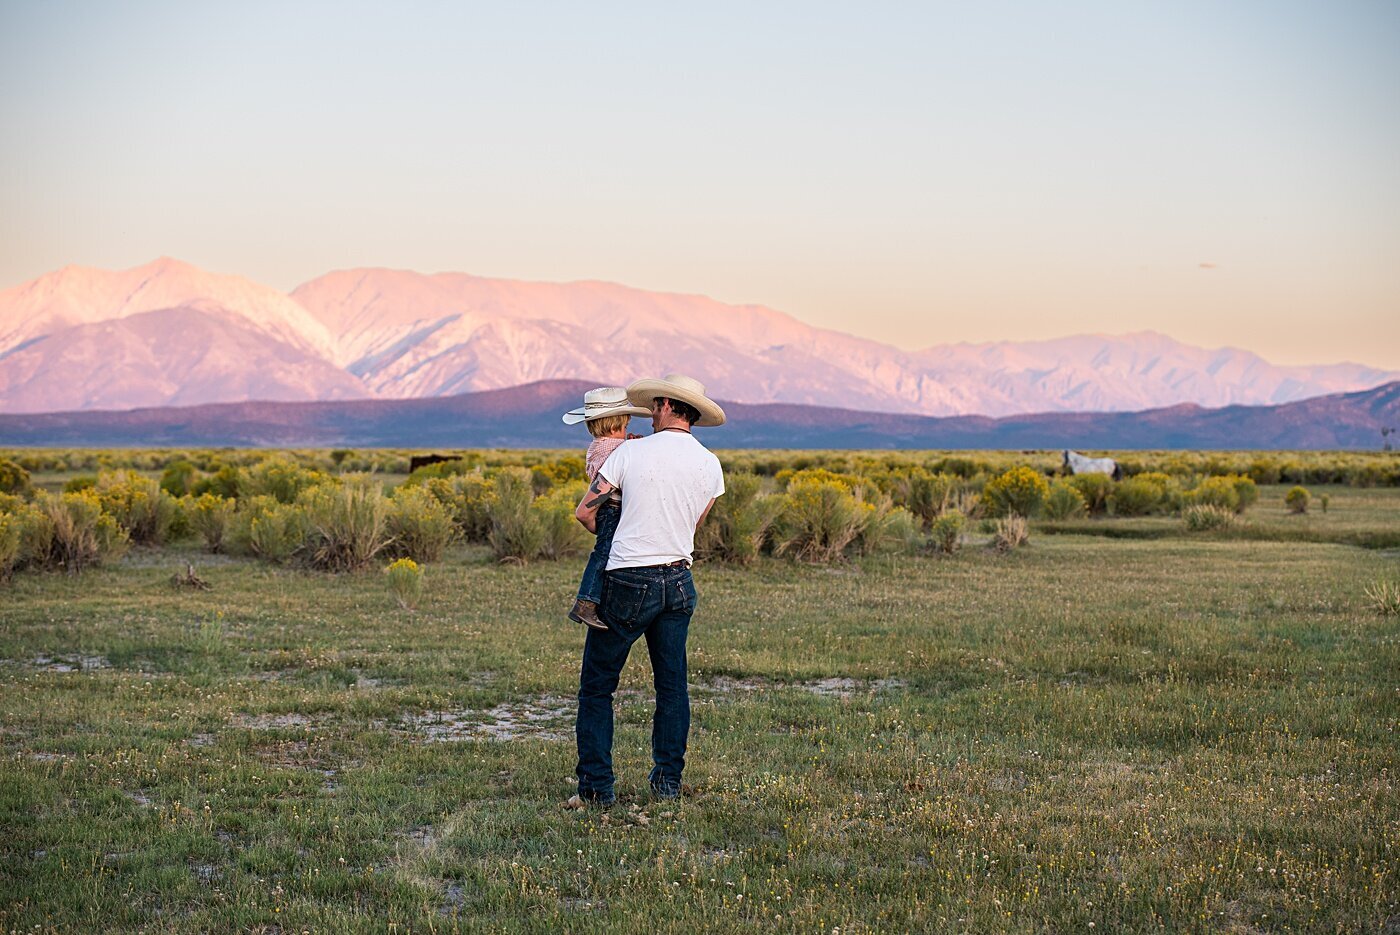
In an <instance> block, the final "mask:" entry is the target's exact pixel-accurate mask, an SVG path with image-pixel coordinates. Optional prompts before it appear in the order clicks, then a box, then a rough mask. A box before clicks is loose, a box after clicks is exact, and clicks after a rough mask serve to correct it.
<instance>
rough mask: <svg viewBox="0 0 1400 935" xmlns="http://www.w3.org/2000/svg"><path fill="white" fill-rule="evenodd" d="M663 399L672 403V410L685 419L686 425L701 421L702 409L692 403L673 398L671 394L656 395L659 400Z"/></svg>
mask: <svg viewBox="0 0 1400 935" xmlns="http://www.w3.org/2000/svg"><path fill="white" fill-rule="evenodd" d="M663 399H664V400H666V401H667V402H668V403H670V404H671V411H672V412H674V413H675V414H676V415H678V416H680V417H681V418H682V419H684V420H685V422H686V425H694V424H695V423H697V422H699V421H700V410H699V409H696V408H695V407H694V406H692V405H691V404H690V403H683V402H681V401H680V400H679V399H672V398H671V397H669V396H658V397H656V401H657V402H661V401H662V400H663Z"/></svg>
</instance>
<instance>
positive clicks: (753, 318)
mask: <svg viewBox="0 0 1400 935" xmlns="http://www.w3.org/2000/svg"><path fill="white" fill-rule="evenodd" d="M671 371H681V372H686V373H690V374H692V375H694V376H696V377H698V378H699V379H701V380H702V381H703V382H704V383H706V385H707V386H708V387H709V389H710V391H711V393H712V395H715V396H717V397H723V398H725V399H728V400H732V401H736V402H740V403H746V404H755V405H757V404H770V403H791V404H802V405H815V406H826V407H833V408H839V409H846V410H867V411H876V412H887V413H903V414H919V415H929V416H951V415H981V416H989V417H998V416H1007V415H1015V414H1022V413H1031V412H1084V411H1103V412H1126V411H1135V410H1144V409H1152V408H1160V407H1164V406H1172V405H1177V404H1182V403H1193V404H1196V405H1201V406H1207V407H1220V406H1227V405H1231V404H1242V405H1269V404H1278V403H1285V402H1291V401H1296V400H1300V399H1306V398H1309V397H1314V396H1321V395H1327V394H1335V393H1338V392H1349V391H1354V390H1360V389H1365V388H1368V387H1374V386H1376V385H1379V384H1381V383H1385V382H1388V381H1393V380H1397V379H1400V372H1394V371H1383V370H1378V369H1376V368H1372V367H1366V366H1362V365H1359V364H1349V363H1343V364H1331V365H1319V366H1288V367H1285V366H1276V365H1274V364H1271V363H1269V362H1268V361H1266V360H1264V359H1263V358H1261V357H1259V356H1258V355H1256V354H1253V353H1250V352H1248V351H1244V350H1238V349H1233V348H1219V349H1205V348H1199V347H1193V346H1190V345H1187V344H1182V343H1180V342H1178V341H1175V340H1173V339H1171V338H1169V337H1167V336H1166V335H1162V334H1158V333H1155V332H1140V333H1135V334H1126V335H1080V336H1075V337H1067V338H1061V339H1056V340H1050V341H1028V342H1015V341H1002V342H994V343H983V344H948V345H941V346H936V347H931V348H926V349H924V350H917V351H906V350H901V349H898V348H895V347H892V346H890V345H886V344H881V343H879V342H876V341H872V340H867V339H864V338H859V337H854V336H852V335H848V334H843V333H841V332H837V331H832V330H826V329H821V328H815V327H812V326H809V325H806V324H804V323H803V322H801V321H799V320H797V319H795V318H793V317H791V316H789V315H786V314H783V313H781V312H777V311H774V310H772V309H767V308H763V307H761V306H756V305H728V304H725V303H722V302H717V301H715V300H713V299H709V298H705V297H703V296H693V295H677V294H670V293H658V292H648V291H644V290H640V289H633V288H629V287H626V286H621V285H616V284H612V283H604V282H573V283H530V282H517V281H511V280H502V279H487V278H482V277H477V276H470V275H466V274H462V273H438V274H433V275H426V274H421V273H414V272H407V271H398V270H386V269H354V270H342V271H337V272H332V273H328V274H326V275H324V276H321V277H319V278H317V279H313V280H311V281H310V282H307V283H304V284H303V285H301V286H298V287H297V288H296V289H294V290H292V291H291V292H290V293H283V292H280V291H278V290H276V289H273V288H271V287H268V286H263V285H260V284H258V283H254V282H251V281H249V280H247V279H244V278H242V277H239V276H231V275H222V274H215V273H209V272H205V271H203V270H200V269H197V268H195V267H193V266H190V265H189V264H186V263H182V262H179V261H178V260H173V259H169V258H161V259H159V260H156V261H153V262H151V263H148V264H146V265H144V266H140V267H136V268H134V269H130V270H124V271H116V272H113V271H105V270H97V269H89V268H83V267H71V266H70V267H65V268H63V269H61V270H57V271H55V272H52V273H48V274H46V275H44V276H41V277H39V278H38V279H35V280H33V281H31V282H29V283H25V284H22V285H20V286H16V287H14V288H11V289H7V290H4V291H3V292H0V412H10V413H21V412H25V413H31V412H55V411H75V410H126V409H133V408H137V407H149V406H166V405H192V404H199V403H213V402H238V401H251V400H259V401H313V400H341V399H355V398H370V399H374V398H378V399H404V398H410V399H411V398H427V397H443V396H450V395H453V394H461V393H469V392H475V391H481V390H491V389H500V388H505V387H512V386H517V385H521V384H525V383H530V382H533V381H541V380H559V379H578V380H583V381H587V382H590V383H593V384H594V385H598V384H602V383H626V382H628V381H629V380H630V379H632V378H634V377H636V376H643V375H660V374H663V373H667V372H671Z"/></svg>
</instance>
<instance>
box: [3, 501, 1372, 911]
mask: <svg viewBox="0 0 1400 935" xmlns="http://www.w3.org/2000/svg"><path fill="white" fill-rule="evenodd" d="M1351 493H1353V494H1355V495H1357V496H1358V497H1359V496H1372V495H1376V494H1378V493H1392V492H1375V491H1352V492H1351ZM1269 497H1270V494H1269V492H1268V491H1266V493H1265V500H1264V501H1263V502H1261V504H1260V506H1258V507H1256V508H1255V510H1254V511H1251V515H1252V517H1253V520H1254V522H1256V523H1258V524H1260V525H1266V524H1268V525H1272V524H1274V523H1276V522H1277V523H1282V522H1284V519H1283V518H1282V517H1281V516H1280V517H1274V516H1273V515H1272V512H1271V511H1272V507H1271V506H1270V504H1269V502H1268V500H1269ZM1391 499H1392V500H1393V498H1391ZM1386 502H1387V503H1390V504H1391V506H1393V503H1391V501H1390V500H1387V501H1386ZM1359 504H1360V501H1349V500H1348V501H1347V505H1345V506H1344V503H1343V498H1342V497H1341V496H1340V495H1338V496H1334V498H1333V504H1332V512H1330V513H1329V514H1328V515H1327V516H1325V517H1324V516H1321V515H1320V514H1318V515H1316V516H1314V515H1311V514H1310V515H1309V516H1307V517H1301V518H1298V519H1300V520H1301V521H1302V522H1303V523H1317V524H1318V525H1319V526H1321V525H1322V524H1325V523H1332V522H1334V516H1335V517H1336V518H1337V520H1336V521H1337V522H1346V521H1348V520H1346V517H1347V515H1348V513H1347V510H1349V509H1351V507H1352V506H1356V507H1357V509H1358V510H1361V509H1364V510H1366V511H1368V512H1369V514H1370V515H1371V520H1370V521H1369V522H1370V525H1371V526H1372V527H1375V526H1376V525H1377V522H1378V521H1377V520H1376V516H1377V515H1378V514H1377V513H1376V511H1377V510H1382V507H1381V506H1376V505H1374V504H1371V505H1367V506H1364V507H1363V506H1361V505H1359ZM1384 508H1385V509H1389V508H1390V507H1389V506H1387V507H1384ZM1279 513H1280V514H1281V513H1282V505H1281V501H1280V504H1279ZM1384 515H1386V516H1388V515H1389V514H1384ZM1134 522H1138V521H1134ZM1144 522H1145V521H1144ZM1173 522H1176V523H1179V521H1175V520H1174V521H1173ZM1385 522H1388V520H1384V518H1383V517H1382V520H1381V521H1380V523H1381V525H1382V526H1383V525H1384V524H1385ZM1356 523H1357V526H1358V528H1361V527H1362V526H1365V525H1366V524H1365V523H1363V522H1362V520H1360V519H1358V520H1357V521H1356ZM1324 528H1326V527H1324ZM186 559H188V560H190V561H193V562H194V564H195V566H196V569H197V571H198V573H199V575H200V576H201V577H203V578H204V579H206V580H207V581H209V582H210V583H211V584H212V585H213V589H212V590H209V591H195V590H189V589H187V590H175V589H174V588H172V587H171V585H170V584H169V579H170V576H171V574H172V572H174V571H176V570H177V569H178V570H183V565H182V564H181V563H182V562H183V561H185V560H186ZM580 566H581V563H580V562H564V563H557V564H539V565H529V566H523V567H522V566H497V565H493V564H490V563H489V561H488V560H487V558H486V555H485V553H484V551H483V550H479V549H470V550H463V551H458V552H456V553H454V554H452V555H451V556H450V557H449V560H448V561H446V562H444V563H443V564H440V565H435V566H430V567H429V568H428V569H427V577H426V586H425V591H424V596H423V600H422V603H421V605H420V608H419V610H418V611H417V612H412V613H410V612H407V611H403V610H400V609H399V608H398V607H397V605H396V603H395V601H394V599H393V597H392V595H391V594H390V592H389V590H388V588H387V586H386V583H385V581H384V580H383V577H382V576H381V575H379V574H375V573H370V574H364V575H360V576H341V577H333V576H324V575H317V574H311V573H306V572H299V571H294V570H283V569H272V568H268V567H265V566H261V565H258V564H255V563H252V562H244V561H231V560H227V559H219V558H216V557H210V556H203V555H199V554H197V553H194V552H192V551H182V550H179V549H168V550H166V551H165V552H139V551H138V552H136V553H134V554H133V555H131V556H130V557H128V559H126V560H125V561H124V562H123V564H122V565H120V566H118V567H115V568H108V569H97V570H94V571H91V572H86V573H84V574H83V575H82V576H81V577H76V578H70V577H65V576H61V575H36V574H22V575H19V576H17V577H16V578H15V580H14V581H13V583H12V584H11V585H9V586H8V588H7V589H5V590H0V660H3V661H0V748H3V756H4V768H3V770H0V826H3V828H4V829H5V833H4V834H3V835H0V893H3V897H4V898H3V899H2V900H0V926H3V928H4V929H5V930H7V931H8V930H15V931H31V930H33V929H35V928H37V929H38V930H40V931H61V932H70V931H114V930H128V931H136V930H140V931H148V932H186V931H231V930H254V931H256V930H260V929H261V930H262V931H268V932H270V931H282V932H300V931H304V930H309V931H345V930H360V931H366V932H380V931H386V930H391V929H390V926H393V928H392V930H394V931H400V932H407V931H414V932H443V931H457V930H462V931H521V932H542V933H543V932H549V933H557V932H561V931H564V932H654V931H665V932H692V931H700V930H715V931H771V930H776V931H800V932H813V931H820V932H827V933H829V932H831V931H832V930H833V929H837V928H839V929H840V931H841V932H842V933H850V932H865V931H870V932H895V931H929V930H932V931H943V930H947V931H967V932H1000V931H1006V932H1051V931H1055V932H1058V931H1068V930H1079V931H1087V930H1089V928H1088V927H1089V925H1090V923H1093V925H1094V926H1095V928H1094V930H1095V931H1099V932H1119V931H1162V930H1165V931H1200V932H1217V931H1234V932H1259V931H1299V930H1309V931H1382V930H1386V929H1387V927H1388V926H1389V927H1391V928H1393V927H1395V926H1396V925H1397V924H1400V906H1398V905H1397V903H1398V902H1400V885H1398V884H1397V876H1396V874H1397V870H1400V867H1397V860H1398V858H1397V848H1400V796H1397V788H1396V777H1397V775H1398V774H1400V743H1397V737H1396V728H1397V724H1400V642H1398V641H1397V638H1400V620H1397V618H1395V617H1394V616H1390V617H1385V616H1381V615H1379V614H1376V613H1375V612H1374V611H1373V610H1372V609H1371V608H1370V606H1369V605H1368V603H1367V600H1366V598H1365V595H1364V592H1365V589H1366V587H1367V586H1368V585H1370V584H1371V583H1372V582H1374V581H1376V580H1378V579H1385V578H1388V579H1395V578H1396V577H1397V576H1398V575H1400V569H1397V563H1396V561H1395V559H1394V557H1393V556H1391V555H1387V554H1385V553H1383V552H1378V551H1366V550H1361V549H1356V548H1353V547H1347V546H1343V545H1336V544H1327V543H1312V542H1272V541H1245V540H1228V539H1220V538H1215V537H1211V536H1205V537H1186V536H1185V534H1184V533H1183V534H1181V535H1180V536H1174V537H1172V538H1162V539H1155V540H1140V541H1138V540H1110V539H1106V538H1103V537H1100V536H1085V535H1071V534H1066V535H1057V536H1043V535H1038V534H1034V533H1033V535H1032V540H1031V545H1030V546H1029V547H1028V548H1026V549H1023V550H1020V551H1018V552H1016V553H1013V554H1010V555H1004V556H1003V555H996V554H993V553H991V552H990V551H988V550H985V549H982V548H978V547H969V548H967V549H965V550H964V551H962V552H960V553H959V554H957V555H955V556H953V557H952V558H944V559H939V558H934V557H909V556H900V557H897V558H895V557H887V558H877V559H870V560H867V561H864V562H861V563H859V564H855V565H850V566H837V567H815V566H801V565H793V564H790V563H787V562H780V561H774V560H762V561H760V562H759V563H758V564H757V565H756V566H754V567H752V568H750V569H745V570H738V569H730V568H725V567H715V566H701V567H699V568H697V570H696V577H697V582H698V586H699V589H700V592H701V601H700V607H699V610H698V612H697V615H696V618H695V620H694V624H693V627H692V633H691V637H692V639H691V647H692V652H691V665H692V683H693V698H694V702H695V719H694V728H693V732H692V736H691V748H690V753H689V766H688V769H687V780H689V781H691V782H693V783H694V784H695V785H696V786H697V795H695V796H694V797H693V798H691V799H688V800H685V801H684V802H682V803H680V804H679V805H677V804H672V803H665V804H663V803H656V802H652V801H651V800H650V799H649V798H648V797H647V796H646V795H645V794H644V793H645V776H646V770H647V768H648V767H649V755H648V737H649V728H650V722H649V718H650V705H651V700H650V695H649V670H648V665H647V662H646V655H645V652H644V651H640V650H639V651H638V652H637V653H635V654H634V657H633V660H632V662H631V664H630V665H629V667H628V669H627V671H626V672H625V674H624V681H623V693H622V697H621V698H620V702H619V730H618V736H617V747H616V756H617V761H618V763H617V765H618V770H619V776H620V786H619V792H620V794H621V802H620V804H619V806H618V807H617V808H615V809H614V810H613V811H612V812H611V813H607V814H606V815H605V814H603V813H599V812H596V811H589V812H583V813H575V812H568V811H565V810H563V809H562V808H561V807H560V805H561V803H562V802H563V801H564V800H565V799H566V798H567V797H568V796H569V795H570V794H571V792H572V791H573V790H572V784H571V781H570V776H571V774H572V770H573V760H574V751H573V744H572V739H571V722H570V713H569V711H570V706H571V697H572V695H573V693H574V691H575V688H576V679H577V665H578V655H579V648H580V645H581V642H582V633H581V631H580V629H579V628H578V627H576V626H574V625H572V624H569V623H568V622H566V621H565V619H564V611H565V609H566V607H567V604H568V600H569V598H570V596H571V595H572V588H573V587H574V585H575V584H576V578H577V575H578V573H579V571H580ZM64 668H69V669H72V671H60V669H64ZM488 712H491V713H488ZM561 712H562V713H561ZM531 716H535V717H538V718H539V719H538V720H531ZM492 722H495V728H496V729H497V731H498V732H500V733H504V734H506V735H507V737H506V739H494V738H492V737H490V736H488V733H487V732H486V731H485V730H484V729H483V728H482V727H481V725H483V724H485V725H490V724H491V723H492ZM437 733H447V734H448V735H451V736H456V737H460V738H463V739H454V740H446V741H435V740H432V739H430V738H431V737H432V736H434V735H435V734H437ZM741 897H742V898H741Z"/></svg>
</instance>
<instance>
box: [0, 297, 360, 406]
mask: <svg viewBox="0 0 1400 935" xmlns="http://www.w3.org/2000/svg"><path fill="white" fill-rule="evenodd" d="M364 395H365V392H364V388H363V387H362V386H361V385H360V382H359V381H358V380H356V379H355V378H354V377H353V376H351V375H350V374H348V373H346V372H345V371H343V370H341V369H339V368H338V367H336V366H335V365H333V364H331V363H330V362H329V361H327V360H324V359H323V358H320V357H316V356H313V355H310V354H307V353H306V352H305V351H303V350H301V349H300V348H297V347H293V346H292V345H291V344H289V343H287V342H285V341H280V340H277V339H276V338H273V337H271V336H269V335H268V334H266V333H265V332H263V331H261V330H258V329H257V328H254V327H252V326H251V325H250V324H249V322H248V321H247V320H246V319H245V318H243V317H242V316H240V315H238V314H236V313H233V312H229V311H227V310H225V309H222V308H220V307H218V306H213V305H200V304H191V305H185V306H181V307H179V308H171V309H160V310H156V311H150V312H141V313H138V314H134V315H128V316H126V317H123V318H111V319H107V320H105V321H95V322H90V323H84V324H78V325H73V326H71V327H68V328H64V329H61V330H59V331H58V332H57V333H55V334H52V335H46V336H43V337H40V338H36V339H34V340H32V341H29V342H27V343H26V344H24V345H23V346H21V347H18V348H16V349H14V350H12V351H10V352H8V353H5V354H0V410H3V411H6V412H12V413H19V412H57V411H67V410H76V409H134V408H138V407H144V406H181V405H195V404H198V403H207V402H228V401H241V400H253V399H258V400H312V399H353V398H358V397H362V396H364Z"/></svg>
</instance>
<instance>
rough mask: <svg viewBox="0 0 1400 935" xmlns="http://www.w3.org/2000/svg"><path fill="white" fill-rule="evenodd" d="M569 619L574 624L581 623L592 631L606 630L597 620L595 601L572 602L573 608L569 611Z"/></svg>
mask: <svg viewBox="0 0 1400 935" xmlns="http://www.w3.org/2000/svg"><path fill="white" fill-rule="evenodd" d="M569 619H570V620H572V621H573V622H574V623H581V624H583V625H584V626H586V627H592V628H593V629H594V630H606V629H607V628H608V625H607V624H606V623H604V622H603V621H601V620H599V619H598V603H597V602H596V601H586V600H584V599H583V598H579V599H578V600H576V601H574V607H573V609H572V610H570V611H569Z"/></svg>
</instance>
